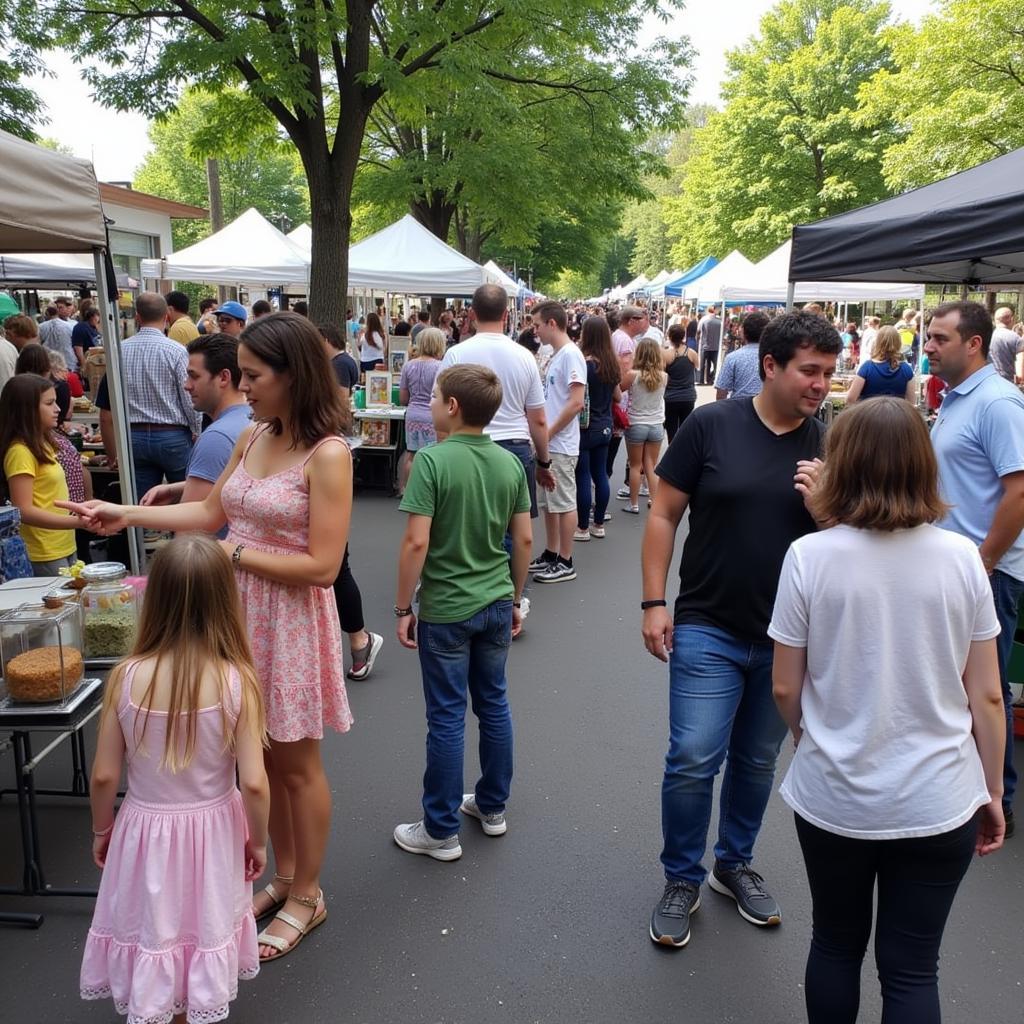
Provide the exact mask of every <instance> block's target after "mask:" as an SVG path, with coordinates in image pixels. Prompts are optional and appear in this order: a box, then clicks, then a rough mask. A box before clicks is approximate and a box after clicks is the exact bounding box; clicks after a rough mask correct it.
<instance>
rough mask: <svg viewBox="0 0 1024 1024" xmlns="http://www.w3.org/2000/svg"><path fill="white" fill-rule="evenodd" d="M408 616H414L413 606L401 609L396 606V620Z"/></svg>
mask: <svg viewBox="0 0 1024 1024" xmlns="http://www.w3.org/2000/svg"><path fill="white" fill-rule="evenodd" d="M406 615H412V606H411V605H410V606H409V607H408V608H399V607H398V605H397V604H396V605H395V618H396V619H404V618H405V617H406Z"/></svg>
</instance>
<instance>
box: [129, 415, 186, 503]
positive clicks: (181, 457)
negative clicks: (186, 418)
mask: <svg viewBox="0 0 1024 1024" xmlns="http://www.w3.org/2000/svg"><path fill="white" fill-rule="evenodd" d="M131 437H132V462H133V464H134V466H135V487H136V489H137V490H138V497H139V498H141V497H142V496H143V495H144V494H145V493H146V491H148V490H149V489H150V488H152V487H156V485H157V484H160V483H163V481H164V477H166V478H167V482H168V483H169V484H175V483H179V482H180V481H182V480H184V479H185V475H186V472H187V470H188V460H189V456H191V454H192V432H191V431H190V430H189V429H188V427H180V428H178V429H173V428H172V429H170V430H154V429H152V428H147V427H142V428H135V427H133V428H132V432H131ZM124 497H125V500H127V499H128V496H127V495H125V496H124Z"/></svg>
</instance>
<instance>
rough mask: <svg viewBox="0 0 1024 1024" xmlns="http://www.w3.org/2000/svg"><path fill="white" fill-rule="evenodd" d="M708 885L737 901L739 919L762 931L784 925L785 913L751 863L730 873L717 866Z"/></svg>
mask: <svg viewBox="0 0 1024 1024" xmlns="http://www.w3.org/2000/svg"><path fill="white" fill-rule="evenodd" d="M708 885H710V886H711V888H712V889H714V890H715V892H719V893H721V894H722V895H723V896H728V897H729V898H730V899H732V900H735V901H736V909H737V910H738V911H739V912H740V917H742V918H743V919H744V920H745V921H749V922H750V923H751V924H756V925H759V926H761V927H762V928H764V927H766V926H768V925H776V924H781V923H782V911H781V910H780V909H779V905H778V903H776V902H775V898H774V897H773V896H772V895H771V893H769V892H768V890H767V889H766V888H765V887H764V879H763V878H762V877H761V876H760V875H759V874H758V873H757V872H756V871H755V870H754V869H753V868H751V867H750V865H749V864H741V865H740V866H739V867H738V868H733V869H732V870H730V871H727V870H725V868H722V867H719V866H718V864H715V870H714V871H712V872H711V874H710V875H708Z"/></svg>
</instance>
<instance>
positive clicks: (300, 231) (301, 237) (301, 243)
mask: <svg viewBox="0 0 1024 1024" xmlns="http://www.w3.org/2000/svg"><path fill="white" fill-rule="evenodd" d="M287 237H288V238H289V239H290V240H291V241H293V242H294V243H295V244H296V245H297V246H298V247H299V248H300V249H301V250H302V251H303V252H306V253H308V252H312V251H313V229H312V228H311V227H310V226H309V225H308V224H300V225H299V226H298V227H297V228H295V229H294V230H293V231H289V232H288V236H287Z"/></svg>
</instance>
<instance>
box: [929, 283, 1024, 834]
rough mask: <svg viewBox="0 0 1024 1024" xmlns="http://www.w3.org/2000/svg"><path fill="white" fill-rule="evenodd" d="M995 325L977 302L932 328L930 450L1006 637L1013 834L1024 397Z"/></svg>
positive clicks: (959, 305)
mask: <svg viewBox="0 0 1024 1024" xmlns="http://www.w3.org/2000/svg"><path fill="white" fill-rule="evenodd" d="M992 327H993V325H992V318H991V316H989V313H988V310H987V309H985V307H984V306H981V305H979V304H978V303H977V302H946V303H943V304H942V305H941V306H939V307H937V308H936V310H935V312H934V314H933V315H932V319H931V320H930V321H929V323H928V331H927V338H928V340H927V342H926V343H925V346H924V351H925V354H926V355H927V356H928V361H929V363H930V366H931V372H932V373H934V374H937V375H938V376H939V377H941V378H942V379H943V380H944V381H945V382H946V385H947V391H946V397H945V399H943V402H942V406H941V408H940V409H939V417H938V419H937V420H936V421H935V425H934V426H933V427H932V443H933V444H934V446H935V456H936V458H937V459H938V462H939V485H940V489H941V491H942V497H943V499H944V500H945V501H947V502H949V503H950V504H951V505H952V506H953V507H952V508H951V509H950V511H949V513H948V514H947V516H946V517H945V519H943V520H942V521H941V522H940V523H939V524H938V525H939V526H942V527H944V528H945V529H947V530H952V531H954V532H955V533H960V534H963V536H965V537H969V538H970V539H971V540H972V541H974V543H975V544H977V545H978V550H979V551H980V553H981V559H982V561H983V562H984V563H985V568H986V569H987V570H988V574H989V579H990V580H991V581H992V596H993V597H994V599H995V604H996V614H997V615H998V617H999V625H1000V627H1001V629H1002V632H1001V633H1000V635H999V639H998V643H997V649H998V652H999V676H1000V679H1001V680H1002V684H1003V702H1004V704H1005V705H1006V728H1007V734H1006V759H1005V762H1004V768H1003V810H1004V812H1005V814H1006V834H1007V835H1010V834H1012V832H1013V809H1012V804H1013V794H1014V791H1015V790H1016V788H1017V773H1016V771H1015V770H1014V767H1013V709H1012V707H1011V703H1012V699H1011V693H1010V687H1009V683H1008V682H1007V678H1006V670H1007V665H1008V663H1009V660H1010V651H1011V648H1012V646H1013V635H1014V632H1015V630H1016V628H1017V609H1018V606H1019V604H1020V600H1021V595H1022V594H1024V534H1022V533H1021V531H1022V530H1024V395H1021V393H1020V391H1018V390H1017V388H1016V387H1014V385H1013V384H1011V383H1010V382H1009V381H1006V380H1004V379H1003V378H1002V377H1000V376H999V374H998V373H997V372H996V369H995V367H993V366H992V365H991V364H990V363H989V362H988V348H989V342H990V341H991V339H992Z"/></svg>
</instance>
